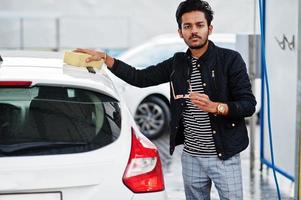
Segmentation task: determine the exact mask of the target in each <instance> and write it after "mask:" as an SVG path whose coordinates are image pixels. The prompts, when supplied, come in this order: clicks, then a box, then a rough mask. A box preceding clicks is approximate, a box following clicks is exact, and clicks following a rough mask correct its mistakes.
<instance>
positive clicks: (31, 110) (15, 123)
mask: <svg viewBox="0 0 301 200" xmlns="http://www.w3.org/2000/svg"><path fill="white" fill-rule="evenodd" d="M0 113H1V114H0V156H24V155H52V154H65V153H79V152H86V151H91V150H95V149H99V148H101V147H104V146H106V145H108V144H110V143H112V142H114V141H115V140H116V139H117V138H118V137H119V135H120V127H121V113H120V107H119V102H118V101H117V100H116V99H114V98H111V97H109V96H107V95H104V94H102V93H98V92H94V91H88V90H84V89H76V88H66V87H50V86H36V87H31V88H3V87H2V88H0Z"/></svg>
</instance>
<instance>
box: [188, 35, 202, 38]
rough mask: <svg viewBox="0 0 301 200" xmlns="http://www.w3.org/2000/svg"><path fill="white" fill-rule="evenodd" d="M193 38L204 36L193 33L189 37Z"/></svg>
mask: <svg viewBox="0 0 301 200" xmlns="http://www.w3.org/2000/svg"><path fill="white" fill-rule="evenodd" d="M193 38H199V39H202V37H201V36H199V35H198V34H191V36H190V37H189V39H193Z"/></svg>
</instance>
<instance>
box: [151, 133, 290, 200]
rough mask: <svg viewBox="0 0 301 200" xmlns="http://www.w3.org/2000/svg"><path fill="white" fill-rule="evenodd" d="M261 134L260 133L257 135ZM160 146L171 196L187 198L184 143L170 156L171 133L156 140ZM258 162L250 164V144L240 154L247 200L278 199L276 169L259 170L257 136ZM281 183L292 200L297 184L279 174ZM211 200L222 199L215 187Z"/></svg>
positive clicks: (179, 199) (172, 198)
mask: <svg viewBox="0 0 301 200" xmlns="http://www.w3.org/2000/svg"><path fill="white" fill-rule="evenodd" d="M257 136H259V134H257ZM153 142H154V143H155V144H156V145H157V147H158V148H159V152H160V156H161V159H162V163H163V171H164V178H165V186H166V191H167V196H168V199H170V200H185V194H184V187H183V181H182V174H181V173H182V169H181V152H182V148H183V147H182V146H178V147H177V148H176V150H175V152H174V154H173V156H172V157H171V156H169V153H168V152H169V150H168V148H169V135H168V134H164V135H163V136H162V137H160V138H158V139H156V140H153ZM255 147H256V150H255V154H256V156H255V161H254V164H253V168H252V166H251V164H250V150H249V147H248V148H247V149H246V150H245V151H243V152H242V153H241V161H242V162H241V163H242V173H243V189H244V191H243V192H244V199H245V200H260V199H264V200H274V199H278V196H277V190H276V186H275V182H274V179H273V171H272V170H271V169H268V168H267V167H265V166H263V170H262V172H261V171H260V162H259V145H258V138H256V142H255ZM277 178H278V183H279V186H280V190H281V195H282V199H283V200H284V199H285V200H293V199H294V198H293V197H294V183H293V182H291V181H290V180H288V179H287V178H284V177H283V176H282V175H280V174H277ZM211 199H212V200H217V199H219V197H218V193H217V191H216V189H215V188H214V186H213V187H212V192H211Z"/></svg>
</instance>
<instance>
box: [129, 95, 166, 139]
mask: <svg viewBox="0 0 301 200" xmlns="http://www.w3.org/2000/svg"><path fill="white" fill-rule="evenodd" d="M134 118H135V121H136V123H137V125H138V126H139V128H140V131H141V132H142V133H143V134H144V135H145V136H146V137H147V138H149V139H156V138H158V137H160V136H161V135H162V134H163V133H164V131H166V130H167V128H168V125H169V120H170V111H169V107H168V105H167V104H166V103H165V102H164V101H163V100H162V99H160V98H158V97H155V96H151V97H148V98H147V99H145V100H144V101H143V102H142V103H141V104H140V105H139V106H138V108H137V110H136V113H135V116H134Z"/></svg>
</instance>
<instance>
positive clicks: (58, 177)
mask: <svg viewBox="0 0 301 200" xmlns="http://www.w3.org/2000/svg"><path fill="white" fill-rule="evenodd" d="M0 113H1V115H0V163H1V165H0V178H1V182H2V183H3V184H0V199H15V200H21V199H22V200H24V199H48V200H62V199H64V200H75V199H76V200H99V199H106V200H116V199H123V200H126V199H128V200H164V199H166V194H165V189H164V179H163V174H162V168H161V161H160V157H159V155H158V151H157V148H156V147H155V146H154V145H153V144H152V143H151V142H150V141H149V140H148V139H147V138H146V137H145V136H143V134H141V133H140V131H139V129H138V128H137V127H136V124H135V122H134V120H133V119H132V116H131V114H130V113H129V112H128V109H127V108H126V106H125V103H124V102H123V101H121V100H120V99H119V98H118V95H117V92H116V91H115V89H114V87H113V84H112V82H111V80H110V79H109V77H108V76H107V75H106V72H105V71H104V70H100V71H96V73H95V74H94V73H90V72H88V70H87V69H86V68H78V67H72V66H67V65H64V64H63V62H62V59H53V58H47V59H44V58H33V57H27V58H25V57H3V62H2V63H0Z"/></svg>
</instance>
